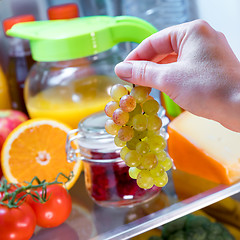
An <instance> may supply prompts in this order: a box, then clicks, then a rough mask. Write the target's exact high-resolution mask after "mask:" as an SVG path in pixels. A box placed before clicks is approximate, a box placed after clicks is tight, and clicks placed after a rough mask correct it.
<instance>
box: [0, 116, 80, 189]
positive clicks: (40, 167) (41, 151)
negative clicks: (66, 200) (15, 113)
mask: <svg viewBox="0 0 240 240" xmlns="http://www.w3.org/2000/svg"><path fill="white" fill-rule="evenodd" d="M70 130H71V128H70V127H69V126H67V125H65V124H63V123H61V122H58V121H55V120H50V119H31V120H28V121H26V122H24V123H22V124H20V125H19V126H18V127H16V128H15V129H14V130H13V131H12V132H11V133H10V134H9V135H8V137H7V139H6V140H5V142H4V145H3V148H2V159H1V165H2V170H3V175H4V176H5V178H6V179H7V181H8V182H12V183H20V184H23V183H24V181H28V182H30V181H31V180H32V179H33V177H34V176H37V177H38V178H39V179H40V180H41V181H42V180H46V181H48V182H50V181H53V180H54V179H55V178H56V177H57V175H58V173H60V172H61V173H63V174H65V175H66V176H69V175H70V172H71V171H72V172H73V178H72V179H71V180H70V181H69V182H67V183H66V188H68V189H70V188H71V187H72V186H73V185H74V183H75V182H76V181H77V179H78V177H79V175H80V172H81V170H82V162H81V161H77V162H74V163H69V162H67V155H66V152H65V144H66V139H67V133H68V132H69V131H70ZM58 180H59V181H62V182H66V178H65V177H62V176H60V177H59V178H58Z"/></svg>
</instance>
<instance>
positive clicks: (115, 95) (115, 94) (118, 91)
mask: <svg viewBox="0 0 240 240" xmlns="http://www.w3.org/2000/svg"><path fill="white" fill-rule="evenodd" d="M127 94H128V90H127V89H126V88H125V87H124V86H123V85H122V84H115V85H113V86H112V88H111V91H110V95H111V97H112V99H113V100H115V101H117V102H119V101H120V99H121V97H122V96H124V95H127Z"/></svg>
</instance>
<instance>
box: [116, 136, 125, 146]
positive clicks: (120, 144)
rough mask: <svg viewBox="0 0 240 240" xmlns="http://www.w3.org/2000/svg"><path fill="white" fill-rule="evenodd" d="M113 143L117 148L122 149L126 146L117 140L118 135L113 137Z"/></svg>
mask: <svg viewBox="0 0 240 240" xmlns="http://www.w3.org/2000/svg"><path fill="white" fill-rule="evenodd" d="M114 143H115V145H116V146H117V147H124V146H125V145H126V142H124V141H122V140H121V139H119V137H118V135H116V136H115V137H114Z"/></svg>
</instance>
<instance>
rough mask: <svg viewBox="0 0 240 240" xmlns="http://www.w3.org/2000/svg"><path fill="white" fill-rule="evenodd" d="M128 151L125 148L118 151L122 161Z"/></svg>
mask: <svg viewBox="0 0 240 240" xmlns="http://www.w3.org/2000/svg"><path fill="white" fill-rule="evenodd" d="M129 151H130V149H129V148H128V147H127V146H125V147H123V148H122V149H121V151H120V157H121V159H122V160H124V158H125V156H126V154H127V153H128V152H129Z"/></svg>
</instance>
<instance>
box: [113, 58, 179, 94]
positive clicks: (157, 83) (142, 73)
mask: <svg viewBox="0 0 240 240" xmlns="http://www.w3.org/2000/svg"><path fill="white" fill-rule="evenodd" d="M173 64H174V63H173ZM168 65H169V64H157V63H154V62H149V61H126V62H121V63H119V64H117V65H116V67H115V73H116V75H117V76H118V77H119V78H121V79H122V80H125V81H127V82H130V83H133V84H137V85H141V86H148V87H152V88H156V89H159V90H161V91H164V90H166V88H167V86H166V83H167V82H168V80H167V79H166V78H169V77H170V76H169V69H170V67H169V66H168Z"/></svg>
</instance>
